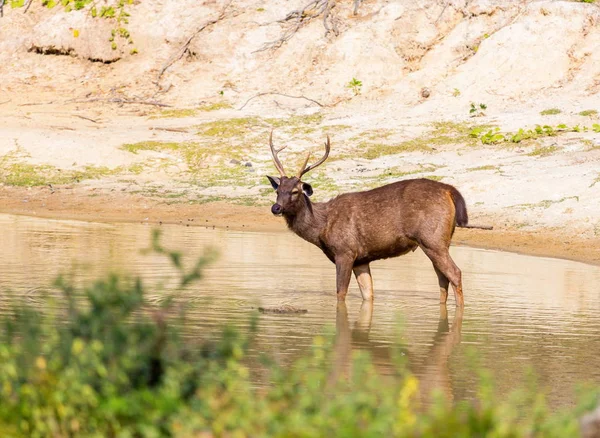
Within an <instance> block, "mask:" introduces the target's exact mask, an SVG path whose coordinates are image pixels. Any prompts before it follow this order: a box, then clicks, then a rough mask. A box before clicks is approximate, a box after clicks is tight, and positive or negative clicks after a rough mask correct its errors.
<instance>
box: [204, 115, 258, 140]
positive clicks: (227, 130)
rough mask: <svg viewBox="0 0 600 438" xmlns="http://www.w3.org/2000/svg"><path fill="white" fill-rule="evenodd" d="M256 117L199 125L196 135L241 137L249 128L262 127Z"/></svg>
mask: <svg viewBox="0 0 600 438" xmlns="http://www.w3.org/2000/svg"><path fill="white" fill-rule="evenodd" d="M261 122H262V121H261V119H260V118H258V117H241V118H234V119H225V120H215V121H213V122H208V123H203V124H202V125H199V126H198V127H197V128H198V132H197V134H198V135H199V136H203V137H218V138H233V137H242V136H243V135H245V134H246V133H247V132H248V131H249V130H250V129H251V128H255V127H257V126H261V125H263V123H261Z"/></svg>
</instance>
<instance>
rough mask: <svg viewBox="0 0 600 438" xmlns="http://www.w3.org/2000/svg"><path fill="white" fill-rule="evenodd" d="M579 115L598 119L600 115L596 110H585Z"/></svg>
mask: <svg viewBox="0 0 600 438" xmlns="http://www.w3.org/2000/svg"><path fill="white" fill-rule="evenodd" d="M579 115H580V116H584V117H596V116H597V115H598V111H597V110H595V109H590V110H585V111H581V112H580V113H579Z"/></svg>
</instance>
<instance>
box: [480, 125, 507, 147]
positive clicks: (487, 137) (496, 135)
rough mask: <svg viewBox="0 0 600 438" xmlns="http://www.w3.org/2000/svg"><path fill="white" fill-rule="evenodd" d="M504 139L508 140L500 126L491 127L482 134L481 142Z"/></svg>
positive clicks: (487, 142)
mask: <svg viewBox="0 0 600 438" xmlns="http://www.w3.org/2000/svg"><path fill="white" fill-rule="evenodd" d="M503 141H506V137H504V134H502V133H501V132H500V128H495V129H490V130H489V131H488V132H486V133H485V134H483V135H482V136H481V143H483V144H496V143H501V142H503Z"/></svg>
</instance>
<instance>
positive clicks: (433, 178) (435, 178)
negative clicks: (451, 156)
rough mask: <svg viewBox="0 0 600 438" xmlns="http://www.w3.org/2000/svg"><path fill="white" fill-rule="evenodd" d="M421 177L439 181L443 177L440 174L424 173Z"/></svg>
mask: <svg viewBox="0 0 600 438" xmlns="http://www.w3.org/2000/svg"><path fill="white" fill-rule="evenodd" d="M423 178H427V179H430V180H432V181H441V180H443V179H444V177H443V176H440V175H425V176H424V177H423Z"/></svg>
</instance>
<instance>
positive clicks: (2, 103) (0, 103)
mask: <svg viewBox="0 0 600 438" xmlns="http://www.w3.org/2000/svg"><path fill="white" fill-rule="evenodd" d="M10 101H11V99H8V100H5V101H4V102H0V105H4V104H5V103H8V102H10Z"/></svg>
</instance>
